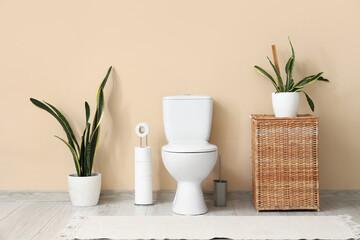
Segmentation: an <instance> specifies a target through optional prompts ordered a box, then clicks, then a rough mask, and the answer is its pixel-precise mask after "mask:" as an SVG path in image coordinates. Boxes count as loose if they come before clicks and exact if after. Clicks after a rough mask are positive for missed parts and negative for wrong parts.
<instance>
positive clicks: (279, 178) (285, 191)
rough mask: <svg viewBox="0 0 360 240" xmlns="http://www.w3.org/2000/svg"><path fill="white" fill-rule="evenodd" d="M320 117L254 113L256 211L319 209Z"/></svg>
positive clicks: (253, 140)
mask: <svg viewBox="0 0 360 240" xmlns="http://www.w3.org/2000/svg"><path fill="white" fill-rule="evenodd" d="M318 120H319V119H318V117H315V116H311V115H298V117H295V118H275V117H274V116H273V115H251V126H252V182H253V202H254V205H255V208H256V210H257V211H262V210H319V169H318V141H319V137H318V125H319V121H318Z"/></svg>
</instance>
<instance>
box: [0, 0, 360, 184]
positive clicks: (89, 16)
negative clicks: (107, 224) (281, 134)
mask: <svg viewBox="0 0 360 240" xmlns="http://www.w3.org/2000/svg"><path fill="white" fill-rule="evenodd" d="M359 9H360V1H357V0H353V1H350V0H349V1H326V0H319V1H312V0H306V1H287V0H281V1H280V0H274V1H265V0H263V1H250V0H249V1H222V0H218V1H212V0H211V1H208V0H202V1H197V0H195V1H192V0H191V1H190V0H181V1H180V0H177V1H145V0H144V1H130V0H128V1H107V0H106V1H47V0H43V1H39V0H33V1H14V0H9V1H0V81H1V94H0V98H1V101H0V110H1V114H0V116H1V125H0V130H1V138H0V169H1V173H0V189H2V190H64V189H66V188H67V182H66V181H67V180H66V175H67V174H68V173H72V172H74V171H75V170H74V166H73V162H72V159H71V155H70V153H69V151H68V149H67V148H66V146H65V145H63V144H62V143H61V142H60V141H59V140H57V139H55V138H54V137H53V135H55V134H56V135H60V136H64V133H63V132H62V129H61V127H60V126H59V124H58V123H57V122H56V121H55V120H54V119H53V118H52V117H50V115H49V114H47V113H45V112H43V111H41V110H39V109H37V108H35V107H34V106H33V105H32V104H31V103H30V102H29V98H30V97H36V98H40V99H44V100H47V101H48V102H50V103H52V104H54V105H55V106H58V107H59V109H60V110H62V111H63V112H64V113H65V115H66V116H67V117H68V118H69V119H70V122H71V124H72V125H73V128H74V129H75V132H76V133H77V134H79V133H80V132H81V129H82V128H83V125H84V121H85V120H84V107H83V104H84V101H85V100H88V101H89V102H90V104H91V106H92V107H93V108H94V105H95V96H96V90H97V87H98V85H99V83H100V81H101V80H102V78H103V76H104V75H105V73H106V70H107V68H108V66H110V65H112V66H113V67H114V72H113V74H112V77H111V79H110V81H109V83H108V85H107V86H106V89H105V99H106V113H105V116H104V121H103V125H102V126H103V128H102V135H101V141H100V146H99V150H98V155H97V158H96V163H95V170H96V171H99V172H101V173H102V174H103V189H115V190H131V189H133V187H134V180H133V177H134V174H133V173H134V166H133V165H134V164H133V158H134V151H133V148H134V147H135V146H136V145H138V137H137V136H135V133H134V127H135V125H136V124H137V123H138V122H140V121H147V122H149V123H150V125H151V133H150V145H151V146H152V147H153V182H154V189H175V187H176V183H175V181H174V180H173V179H172V178H171V177H170V175H169V174H168V172H167V171H166V169H165V168H164V165H163V163H162V160H161V154H160V150H161V146H162V145H164V144H166V139H165V136H164V131H163V123H162V109H161V98H162V97H163V96H166V95H175V94H184V93H191V94H202V95H210V96H213V98H214V116H213V128H212V135H211V139H210V142H211V143H213V144H216V145H217V146H218V147H219V150H220V152H221V153H222V154H223V170H224V172H223V176H224V178H226V179H227V180H229V189H230V190H244V189H246V190H248V189H250V188H251V163H250V120H249V117H248V116H249V115H250V114H252V113H272V107H271V92H272V91H273V87H272V85H271V84H270V82H268V81H267V80H266V79H264V78H263V77H262V76H260V75H259V74H257V73H256V72H255V70H254V69H253V65H255V64H258V65H260V66H263V67H265V68H266V69H269V70H270V68H269V65H268V63H267V60H266V56H267V55H268V56H271V47H270V45H271V44H276V45H277V48H278V55H279V60H280V64H281V68H283V66H284V64H285V63H286V60H287V58H288V57H289V54H290V49H289V45H288V42H287V37H288V36H290V37H291V39H292V41H293V44H294V47H295V51H296V54H297V63H296V74H295V76H296V79H299V78H301V77H304V76H306V75H310V74H314V73H317V72H320V71H324V72H325V77H328V78H329V79H330V80H331V83H330V84H326V83H315V84H313V85H312V86H310V87H309V88H307V91H308V93H309V94H310V95H311V96H312V97H313V100H314V102H315V106H316V111H315V114H316V115H319V116H320V117H321V118H320V175H321V176H320V185H321V188H322V189H356V188H360V176H359V174H358V171H359V169H360V159H359V154H360V147H359V134H360V128H359V125H358V124H359V123H360V107H359V105H360V94H359V87H360V79H359V73H358V70H359V64H360V61H359V56H360V14H359ZM309 112H310V110H309V108H308V107H307V105H306V102H305V99H304V97H303V96H302V97H301V103H300V113H309ZM216 171H217V167H216V168H215V169H214V171H213V172H212V173H211V174H210V176H209V178H208V179H207V180H206V181H205V184H204V187H205V188H206V189H207V190H209V189H211V188H212V179H214V178H216V177H217V174H216Z"/></svg>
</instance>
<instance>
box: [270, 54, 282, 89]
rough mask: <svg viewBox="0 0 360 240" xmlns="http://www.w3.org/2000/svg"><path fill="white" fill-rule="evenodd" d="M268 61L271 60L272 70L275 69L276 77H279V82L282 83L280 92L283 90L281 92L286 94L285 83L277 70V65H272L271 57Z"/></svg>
mask: <svg viewBox="0 0 360 240" xmlns="http://www.w3.org/2000/svg"><path fill="white" fill-rule="evenodd" d="M267 59H268V60H269V63H270V65H271V66H272V68H273V69H274V71H275V73H276V76H277V78H278V80H279V83H280V86H279V87H280V90H281V92H284V90H285V89H284V83H283V80H282V78H281V76H280V73H279V72H278V70H277V69H276V67H275V65H274V64H273V63H272V61H271V60H270V58H269V57H267Z"/></svg>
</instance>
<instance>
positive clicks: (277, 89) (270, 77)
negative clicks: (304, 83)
mask: <svg viewBox="0 0 360 240" xmlns="http://www.w3.org/2000/svg"><path fill="white" fill-rule="evenodd" d="M254 68H255V70H256V71H257V72H258V73H260V74H261V75H263V76H265V77H267V78H268V79H270V81H271V82H272V84H273V85H274V87H275V89H276V92H279V91H280V89H279V86H278V85H277V83H276V82H275V80H274V78H273V77H272V76H271V75H270V74H269V73H267V72H266V71H265V70H264V69H262V68H261V67H259V66H254Z"/></svg>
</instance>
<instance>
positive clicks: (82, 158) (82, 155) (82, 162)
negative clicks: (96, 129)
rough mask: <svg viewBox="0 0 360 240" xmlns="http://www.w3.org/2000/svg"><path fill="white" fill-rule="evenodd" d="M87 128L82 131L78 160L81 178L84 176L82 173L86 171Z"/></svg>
mask: <svg viewBox="0 0 360 240" xmlns="http://www.w3.org/2000/svg"><path fill="white" fill-rule="evenodd" d="M86 130H87V128H85V129H84V132H83V135H82V137H81V147H80V150H81V151H80V158H79V164H80V169H81V176H83V175H84V172H85V171H86V165H85V134H86Z"/></svg>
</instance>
